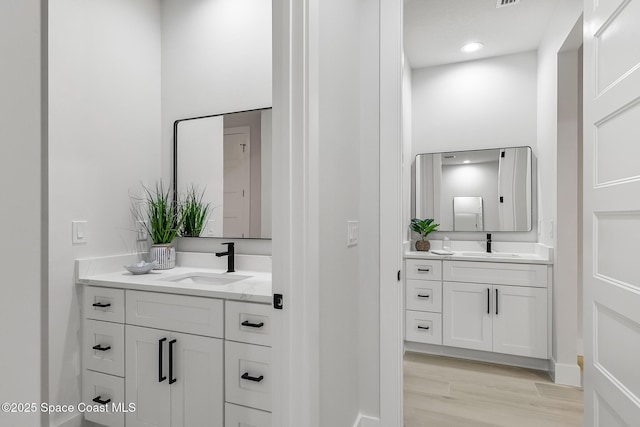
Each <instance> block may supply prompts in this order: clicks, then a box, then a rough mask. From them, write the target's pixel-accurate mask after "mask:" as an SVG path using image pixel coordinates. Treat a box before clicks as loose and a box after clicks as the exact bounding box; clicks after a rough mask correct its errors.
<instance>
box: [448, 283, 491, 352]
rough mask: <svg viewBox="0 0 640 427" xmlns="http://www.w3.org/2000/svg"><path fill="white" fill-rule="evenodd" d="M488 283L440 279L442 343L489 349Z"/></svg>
mask: <svg viewBox="0 0 640 427" xmlns="http://www.w3.org/2000/svg"><path fill="white" fill-rule="evenodd" d="M492 290H493V287H492V286H491V285H484V284H477V283H458V282H444V284H443V292H442V294H443V295H442V296H443V307H442V343H443V344H444V345H448V346H452V347H462V348H470V349H474V350H484V351H491V350H492V331H491V316H492V315H491V308H492V304H491V301H492V299H491V293H492Z"/></svg>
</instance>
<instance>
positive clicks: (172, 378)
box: [169, 340, 178, 384]
mask: <svg viewBox="0 0 640 427" xmlns="http://www.w3.org/2000/svg"><path fill="white" fill-rule="evenodd" d="M176 341H177V340H171V341H169V384H173V383H175V382H176V381H178V380H177V379H176V378H174V377H173V345H174V344H175V343H176Z"/></svg>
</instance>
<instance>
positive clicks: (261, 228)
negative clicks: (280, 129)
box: [173, 108, 271, 239]
mask: <svg viewBox="0 0 640 427" xmlns="http://www.w3.org/2000/svg"><path fill="white" fill-rule="evenodd" d="M173 129H174V162H173V165H174V179H173V182H174V190H175V193H176V194H177V195H178V198H181V196H183V195H184V194H186V191H187V190H188V189H189V188H191V187H195V188H196V189H197V191H198V192H204V196H203V202H204V203H209V205H210V208H209V216H208V218H207V220H206V222H205V225H204V228H203V230H202V233H201V234H200V237H222V238H253V239H256V238H263V239H268V238H271V108H262V109H256V110H249V111H240V112H234V113H227V114H218V115H211V116H204V117H194V118H188V119H183V120H177V121H176V122H175V123H174V128H173Z"/></svg>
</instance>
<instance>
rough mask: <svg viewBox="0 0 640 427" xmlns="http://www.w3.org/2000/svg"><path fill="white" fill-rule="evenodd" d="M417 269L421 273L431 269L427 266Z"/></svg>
mask: <svg viewBox="0 0 640 427" xmlns="http://www.w3.org/2000/svg"><path fill="white" fill-rule="evenodd" d="M418 271H419V272H421V273H428V272H430V271H431V269H429V268H419V269H418Z"/></svg>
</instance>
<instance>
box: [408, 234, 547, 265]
mask: <svg viewBox="0 0 640 427" xmlns="http://www.w3.org/2000/svg"><path fill="white" fill-rule="evenodd" d="M430 242H431V250H441V249H442V243H443V242H442V241H441V240H431V241H430ZM449 244H450V246H451V250H452V252H453V254H452V255H438V254H435V253H433V252H431V251H428V252H420V251H415V250H412V249H413V247H414V246H413V242H411V243H409V242H406V244H405V252H404V257H405V258H414V259H441V260H448V261H480V262H507V263H517V264H547V265H550V264H553V248H551V247H549V246H545V245H542V244H540V243H532V242H520V243H518V242H493V247H492V253H491V254H487V253H486V252H485V250H486V247H485V246H484V242H476V241H451V242H449Z"/></svg>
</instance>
